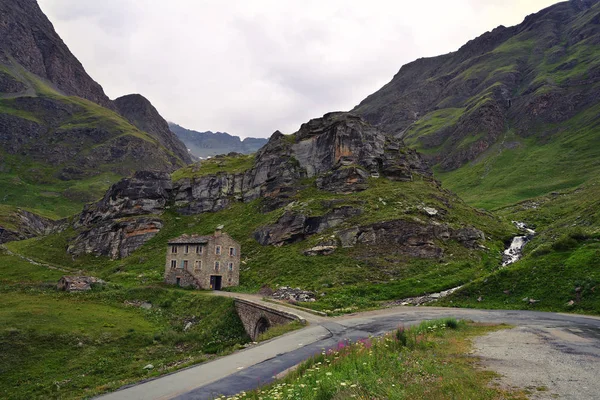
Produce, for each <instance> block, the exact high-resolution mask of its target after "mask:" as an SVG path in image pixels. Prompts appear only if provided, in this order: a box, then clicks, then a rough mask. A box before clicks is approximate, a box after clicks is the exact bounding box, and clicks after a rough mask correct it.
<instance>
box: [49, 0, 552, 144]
mask: <svg viewBox="0 0 600 400" xmlns="http://www.w3.org/2000/svg"><path fill="white" fill-rule="evenodd" d="M38 2H39V4H40V7H41V8H42V10H43V11H44V12H45V13H46V15H47V16H48V18H49V19H50V21H52V23H53V24H54V27H55V29H56V31H57V32H58V34H59V35H60V36H61V37H62V39H63V40H64V41H65V43H66V44H67V45H68V46H69V48H70V49H71V51H72V52H73V53H74V54H75V56H76V57H77V58H78V59H79V61H81V63H82V64H83V65H84V67H85V68H86V70H87V72H88V73H89V74H90V75H91V76H92V77H93V78H94V79H95V80H96V81H97V82H99V83H100V84H101V85H102V86H103V88H104V90H105V92H106V94H107V95H108V96H109V97H111V98H113V99H114V98H117V97H120V96H123V95H126V94H130V93H140V94H142V95H144V96H145V97H146V98H148V99H149V100H150V101H151V102H152V104H154V106H155V107H156V108H157V109H158V111H159V112H160V113H161V115H162V116H163V117H164V118H165V119H167V120H169V121H173V122H175V123H177V124H179V125H182V126H184V127H186V128H189V129H194V130H197V131H208V130H211V131H221V132H228V133H230V134H233V135H237V136H241V137H269V136H270V135H271V134H272V133H273V132H274V131H275V130H280V131H282V132H283V133H286V134H287V133H293V132H295V131H297V130H298V128H299V127H300V125H301V124H302V123H304V122H306V121H308V120H309V119H311V118H316V117H320V116H322V115H323V114H325V113H327V112H330V111H347V110H350V109H352V108H353V107H354V106H355V105H357V104H358V103H360V101H361V100H363V99H364V98H365V97H367V96H368V95H369V94H371V93H373V92H375V91H377V90H378V89H379V88H381V87H382V86H383V85H385V84H386V83H387V82H389V81H390V80H391V79H392V77H393V76H394V74H395V73H396V72H398V70H399V69H400V67H401V66H402V65H404V64H406V63H409V62H411V61H414V60H415V59H417V58H421V57H432V56H436V55H440V54H445V53H449V52H451V51H456V50H457V49H458V48H459V47H461V46H462V45H463V44H465V43H466V42H467V41H469V40H471V39H473V38H475V37H477V36H479V35H481V34H483V33H484V32H486V31H490V30H492V29H493V28H495V27H497V26H499V25H504V26H511V25H516V24H519V23H520V22H522V21H523V19H524V18H525V16H527V15H529V14H531V13H534V12H537V11H539V10H541V9H543V8H545V7H547V6H550V5H552V4H554V3H556V2H557V1H556V0H526V1H524V0H452V1H448V0H429V1H406V0H368V1H367V0H362V1H358V0H319V1H314V0H169V1H164V0H102V1H97V0H38Z"/></svg>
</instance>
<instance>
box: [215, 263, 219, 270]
mask: <svg viewBox="0 0 600 400" xmlns="http://www.w3.org/2000/svg"><path fill="white" fill-rule="evenodd" d="M218 270H219V262H218V261H215V271H218Z"/></svg>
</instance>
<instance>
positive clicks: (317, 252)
mask: <svg viewBox="0 0 600 400" xmlns="http://www.w3.org/2000/svg"><path fill="white" fill-rule="evenodd" d="M336 249H337V246H322V245H320V246H315V247H311V248H310V249H306V250H304V251H303V254H304V255H305V256H328V255H330V254H333V252H335V250H336Z"/></svg>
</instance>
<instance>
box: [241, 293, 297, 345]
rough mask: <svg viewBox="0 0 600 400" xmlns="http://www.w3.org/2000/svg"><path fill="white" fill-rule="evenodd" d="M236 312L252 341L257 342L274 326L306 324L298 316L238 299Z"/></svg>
mask: <svg viewBox="0 0 600 400" xmlns="http://www.w3.org/2000/svg"><path fill="white" fill-rule="evenodd" d="M235 310H236V311H237V313H238V315H239V317H240V319H241V320H242V324H243V325H244V329H245V330H246V332H247V333H248V335H250V337H251V338H252V340H256V339H257V338H258V336H260V334H261V333H263V332H265V331H266V330H267V329H269V328H270V327H272V326H277V325H285V324H289V323H290V322H293V321H301V322H303V323H304V320H303V319H301V318H300V317H298V316H297V315H294V314H290V313H287V312H284V311H279V310H275V309H273V308H269V307H266V306H263V305H261V304H257V303H253V302H250V301H246V300H240V299H236V300H235Z"/></svg>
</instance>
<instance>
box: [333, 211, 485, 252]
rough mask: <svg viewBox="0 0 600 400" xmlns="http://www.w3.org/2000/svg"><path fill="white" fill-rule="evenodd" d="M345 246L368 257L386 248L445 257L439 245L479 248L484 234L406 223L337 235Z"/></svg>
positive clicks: (359, 227)
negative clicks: (455, 242) (359, 249)
mask: <svg viewBox="0 0 600 400" xmlns="http://www.w3.org/2000/svg"><path fill="white" fill-rule="evenodd" d="M335 235H336V237H337V239H338V241H339V242H340V244H341V245H342V247H346V248H348V247H355V246H361V249H362V250H363V252H364V253H365V254H369V253H370V252H371V251H370V250H369V248H370V247H372V248H374V249H377V251H379V249H385V250H384V251H385V252H386V253H388V254H407V255H410V256H413V257H419V258H437V257H441V256H442V255H443V249H442V248H441V247H440V246H439V242H445V241H447V240H454V241H457V242H459V243H461V244H462V245H463V246H465V247H467V248H476V247H477V246H478V245H479V243H480V242H481V241H484V240H485V235H484V234H483V232H481V231H480V230H478V229H475V228H472V227H467V228H460V229H453V228H451V227H449V226H448V225H445V224H439V223H437V224H423V223H417V222H412V221H405V220H393V221H385V222H379V223H376V224H372V225H367V226H357V227H352V228H349V229H345V230H342V231H339V232H336V233H335Z"/></svg>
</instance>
